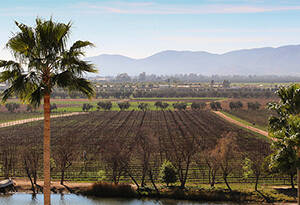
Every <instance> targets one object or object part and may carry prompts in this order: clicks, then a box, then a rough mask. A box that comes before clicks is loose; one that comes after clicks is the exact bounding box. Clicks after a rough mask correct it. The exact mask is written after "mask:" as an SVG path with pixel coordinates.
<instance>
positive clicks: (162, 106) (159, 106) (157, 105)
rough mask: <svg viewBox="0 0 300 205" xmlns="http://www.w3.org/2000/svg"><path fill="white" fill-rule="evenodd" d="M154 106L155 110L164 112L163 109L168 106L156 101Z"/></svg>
mask: <svg viewBox="0 0 300 205" xmlns="http://www.w3.org/2000/svg"><path fill="white" fill-rule="evenodd" d="M154 106H155V107H156V108H157V109H158V108H160V109H162V110H164V109H166V108H167V107H169V104H168V103H166V102H162V101H156V102H155V103H154Z"/></svg>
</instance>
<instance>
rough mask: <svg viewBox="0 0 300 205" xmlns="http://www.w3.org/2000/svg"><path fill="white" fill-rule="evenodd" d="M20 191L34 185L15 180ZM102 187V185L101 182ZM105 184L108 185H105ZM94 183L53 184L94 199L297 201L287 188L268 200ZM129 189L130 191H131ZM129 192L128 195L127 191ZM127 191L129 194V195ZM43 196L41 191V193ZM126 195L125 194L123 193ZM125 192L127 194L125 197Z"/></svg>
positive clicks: (57, 190) (239, 194)
mask: <svg viewBox="0 0 300 205" xmlns="http://www.w3.org/2000/svg"><path fill="white" fill-rule="evenodd" d="M14 181H15V183H16V188H17V191H18V192H21V193H30V194H31V193H32V190H31V184H30V182H29V181H28V180H25V179H14ZM37 184H38V185H40V186H43V182H42V181H38V182H37ZM102 184H103V183H102ZM105 184H106V183H105ZM93 185H94V183H92V182H65V186H63V185H60V182H59V181H52V187H53V188H54V189H53V190H54V191H55V192H53V193H63V194H68V193H75V194H81V195H85V196H93V197H126V196H130V197H131V198H151V199H164V198H165V199H175V200H189V201H210V202H216V201H223V202H224V201H225V202H245V201H248V202H251V203H256V204H257V203H266V202H267V201H268V200H269V202H273V203H277V204H292V203H294V202H296V198H295V197H294V196H295V194H296V193H297V192H296V190H291V189H285V188H276V189H275V188H274V189H272V190H268V191H262V193H263V194H264V195H265V197H267V198H268V200H266V198H264V197H262V195H261V194H260V193H258V192H255V191H236V190H235V191H233V192H229V191H226V190H224V189H207V188H190V189H185V190H182V189H179V188H176V187H173V188H162V189H160V193H159V194H157V192H156V191H155V190H151V189H144V190H140V191H137V190H136V189H135V187H134V186H131V185H125V186H127V188H125V189H124V187H123V188H121V189H120V188H119V186H114V185H112V187H113V190H112V189H111V188H110V187H109V185H111V184H108V183H107V184H106V185H108V186H106V187H105V188H103V187H101V188H100V189H99V187H98V189H95V186H93ZM128 187H130V190H129V189H128ZM128 191H129V192H128ZM126 192H127V193H126ZM39 193H41V192H39ZM108 193H114V194H115V195H109V194H108ZM120 193H123V194H120ZM124 193H125V195H124Z"/></svg>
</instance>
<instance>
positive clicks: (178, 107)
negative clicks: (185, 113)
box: [173, 103, 187, 110]
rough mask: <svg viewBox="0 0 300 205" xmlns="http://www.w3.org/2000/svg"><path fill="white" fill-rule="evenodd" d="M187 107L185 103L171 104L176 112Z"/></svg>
mask: <svg viewBox="0 0 300 205" xmlns="http://www.w3.org/2000/svg"><path fill="white" fill-rule="evenodd" d="M186 107H187V104H186V103H173V108H174V109H177V110H185V109H186Z"/></svg>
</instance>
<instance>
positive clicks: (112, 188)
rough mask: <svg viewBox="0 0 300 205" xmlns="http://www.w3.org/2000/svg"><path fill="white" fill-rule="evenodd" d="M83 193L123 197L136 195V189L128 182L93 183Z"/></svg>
mask: <svg viewBox="0 0 300 205" xmlns="http://www.w3.org/2000/svg"><path fill="white" fill-rule="evenodd" d="M84 194H86V195H89V196H96V197H124V198H133V197H136V196H137V193H136V191H135V190H134V189H133V188H132V186H131V185H129V184H117V185H116V184H110V183H101V182H98V183H95V184H93V186H92V187H91V188H90V189H88V190H87V191H86V192H85V193H84Z"/></svg>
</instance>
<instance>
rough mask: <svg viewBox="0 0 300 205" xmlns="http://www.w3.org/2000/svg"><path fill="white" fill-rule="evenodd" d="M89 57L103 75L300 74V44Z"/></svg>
mask: <svg viewBox="0 0 300 205" xmlns="http://www.w3.org/2000/svg"><path fill="white" fill-rule="evenodd" d="M87 60H89V61H91V62H92V63H94V64H96V66H97V68H98V69H99V74H100V75H116V74H119V73H128V74H129V75H137V74H139V73H141V72H146V73H149V74H159V75H160V74H168V75H169V74H179V73H197V74H203V75H214V74H219V75H229V74H230V75H233V74H237V75H254V74H255V75H273V74H274V75H300V45H290V46H282V47H278V48H272V47H265V48H255V49H243V50H236V51H231V52H227V53H224V54H213V53H208V52H204V51H175V50H167V51H162V52H159V53H156V54H154V55H151V56H149V57H146V58H141V59H134V58H129V57H126V56H122V55H109V54H102V55H99V56H94V57H89V58H87Z"/></svg>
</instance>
